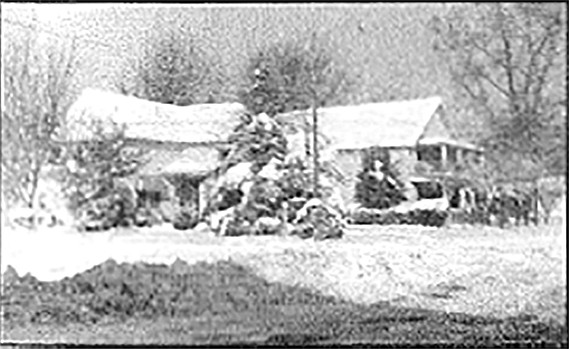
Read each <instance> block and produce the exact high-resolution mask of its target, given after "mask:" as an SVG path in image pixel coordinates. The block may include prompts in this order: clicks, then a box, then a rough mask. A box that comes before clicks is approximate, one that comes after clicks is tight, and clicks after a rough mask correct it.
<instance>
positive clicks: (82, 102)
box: [65, 88, 245, 143]
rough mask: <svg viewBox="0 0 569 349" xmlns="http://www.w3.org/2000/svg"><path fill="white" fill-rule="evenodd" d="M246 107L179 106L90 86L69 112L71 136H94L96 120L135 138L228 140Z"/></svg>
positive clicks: (82, 137)
mask: <svg viewBox="0 0 569 349" xmlns="http://www.w3.org/2000/svg"><path fill="white" fill-rule="evenodd" d="M244 113H245V107H244V106H243V105H242V104H240V103H218V104H196V105H190V106H184V107H180V106H175V105H169V104H163V103H157V102H151V101H147V100H143V99H140V98H136V97H133V96H125V95H121V94H118V93H113V92H108V91H102V90H97V89H92V88H88V89H85V90H84V91H83V93H82V94H81V95H80V96H79V98H78V99H77V101H76V102H75V103H73V104H72V105H71V107H70V109H69V111H68V113H67V120H66V122H67V124H66V126H67V128H66V130H65V131H66V132H65V136H66V139H67V140H87V139H89V138H90V137H92V134H93V133H92V132H93V130H92V125H93V123H92V122H93V121H95V120H99V121H102V122H103V125H105V126H107V127H110V126H111V125H112V124H113V123H114V124H116V125H118V126H124V127H125V135H126V137H127V138H132V139H147V140H153V141H162V142H182V143H209V142H219V141H225V140H226V138H227V137H228V136H229V135H230V134H231V131H232V130H233V129H234V128H235V127H236V126H237V125H238V124H239V122H240V120H241V117H242V115H244Z"/></svg>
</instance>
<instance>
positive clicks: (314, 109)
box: [310, 32, 320, 198]
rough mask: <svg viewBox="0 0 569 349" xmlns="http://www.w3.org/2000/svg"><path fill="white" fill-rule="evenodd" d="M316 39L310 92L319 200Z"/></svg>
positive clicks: (314, 161)
mask: <svg viewBox="0 0 569 349" xmlns="http://www.w3.org/2000/svg"><path fill="white" fill-rule="evenodd" d="M315 39H316V32H312V42H311V43H312V45H311V47H310V49H311V51H312V54H313V56H312V69H311V72H310V78H311V85H312V86H310V90H311V91H310V92H311V93H312V148H313V150H312V156H313V157H312V160H313V166H314V173H313V174H314V197H315V198H318V197H320V193H319V189H320V188H319V183H318V180H319V178H318V177H319V170H320V169H319V167H320V166H319V165H318V163H319V159H318V155H319V154H318V111H317V109H318V91H316V75H315V69H316V56H315V54H316V52H315V48H314V43H315Z"/></svg>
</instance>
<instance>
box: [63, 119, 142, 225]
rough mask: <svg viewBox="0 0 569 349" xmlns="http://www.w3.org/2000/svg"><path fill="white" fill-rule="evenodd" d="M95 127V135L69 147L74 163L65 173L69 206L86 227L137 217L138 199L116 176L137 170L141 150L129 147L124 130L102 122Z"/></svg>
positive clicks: (121, 222)
mask: <svg viewBox="0 0 569 349" xmlns="http://www.w3.org/2000/svg"><path fill="white" fill-rule="evenodd" d="M95 127H96V128H95V132H94V138H93V139H91V140H89V141H86V142H81V143H76V144H73V145H72V146H71V147H70V148H69V152H68V156H69V159H68V160H70V161H72V163H73V164H74V166H68V168H67V173H66V176H65V177H66V178H65V182H66V188H68V189H67V192H66V196H67V197H68V199H69V202H70V206H71V207H70V208H71V210H72V211H73V212H74V213H75V215H76V217H79V220H80V221H79V226H80V227H83V228H86V229H87V230H93V229H94V230H99V229H108V228H110V227H114V226H117V225H131V224H133V223H134V222H135V221H136V217H135V216H136V202H135V200H134V198H133V194H132V192H131V191H130V189H129V188H128V187H127V186H125V185H124V184H119V181H117V179H120V178H125V177H128V176H130V175H132V174H133V173H135V172H136V170H137V169H138V167H139V166H140V165H141V161H140V155H141V154H140V152H133V151H130V150H129V149H128V148H127V147H126V142H125V137H124V132H123V131H122V130H114V131H113V132H112V133H110V134H109V133H107V132H106V131H104V129H103V127H102V126H101V125H95Z"/></svg>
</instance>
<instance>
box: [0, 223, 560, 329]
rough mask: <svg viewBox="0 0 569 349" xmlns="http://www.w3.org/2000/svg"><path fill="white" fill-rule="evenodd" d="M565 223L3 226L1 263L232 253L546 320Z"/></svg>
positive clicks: (281, 267)
mask: <svg viewBox="0 0 569 349" xmlns="http://www.w3.org/2000/svg"><path fill="white" fill-rule="evenodd" d="M565 237H566V227H565V225H563V226H561V225H557V226H541V227H519V228H512V229H510V230H501V229H498V228H490V227H473V226H452V227H446V228H441V229H437V228H428V227H421V226H352V227H350V228H349V229H348V232H347V235H346V236H345V237H344V238H343V239H341V240H329V241H320V242H316V241H313V240H301V239H299V238H296V237H281V236H242V237H225V238H221V237H216V236H214V235H213V234H211V233H210V232H207V231H177V230H174V229H172V228H171V227H168V226H164V227H155V228H151V229H150V228H145V229H120V230H114V231H108V232H103V233H77V232H75V231H64V230H62V229H42V230H40V231H37V232H31V231H26V230H19V231H18V230H8V229H3V230H2V250H1V251H2V256H1V257H2V258H1V263H2V271H4V270H5V269H6V266H7V265H12V266H13V267H14V268H15V269H16V271H17V272H18V273H19V274H20V275H22V274H25V273H28V272H29V273H31V274H32V275H34V276H35V277H37V278H38V279H40V280H57V279H61V278H63V277H66V276H72V275H74V274H75V273H78V272H81V271H84V270H86V269H88V268H90V267H92V266H94V265H96V264H99V263H101V262H103V261H105V260H107V259H109V258H113V259H115V260H116V261H117V262H119V263H120V262H136V261H144V262H149V263H168V264H170V263H172V262H173V261H174V260H175V259H176V258H181V259H183V260H186V261H187V262H190V263H192V262H197V261H216V260H222V259H231V260H233V261H236V262H238V263H241V264H243V265H246V266H249V267H251V268H252V269H253V270H254V271H255V272H256V273H258V274H259V275H261V276H263V277H265V278H266V279H267V280H269V281H280V282H283V283H287V284H298V285H303V286H309V287H312V288H315V289H318V290H320V291H323V292H325V293H327V294H330V295H336V296H340V297H344V298H347V299H351V300H353V301H356V302H362V303H373V302H377V301H391V302H393V303H394V304H399V305H409V306H420V307H423V308H429V309H438V310H446V311H458V312H466V313H471V314H486V315H496V316H500V317H502V316H510V315H515V314H519V313H521V312H524V313H530V314H536V315H538V316H540V318H542V319H546V318H551V317H553V318H556V319H560V318H561V317H562V316H564V314H565V310H564V309H565V305H564V302H565V299H566V288H565V285H566V276H565V275H566V272H565V271H566V251H565V245H566V243H565Z"/></svg>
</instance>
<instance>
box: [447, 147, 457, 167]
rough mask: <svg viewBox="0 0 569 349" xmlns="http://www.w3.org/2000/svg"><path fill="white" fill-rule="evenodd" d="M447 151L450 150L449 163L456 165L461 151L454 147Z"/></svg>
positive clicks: (448, 154)
mask: <svg viewBox="0 0 569 349" xmlns="http://www.w3.org/2000/svg"><path fill="white" fill-rule="evenodd" d="M447 149H448V153H447V161H448V162H449V163H452V164H456V161H457V157H458V152H459V150H458V149H457V148H454V147H447Z"/></svg>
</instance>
